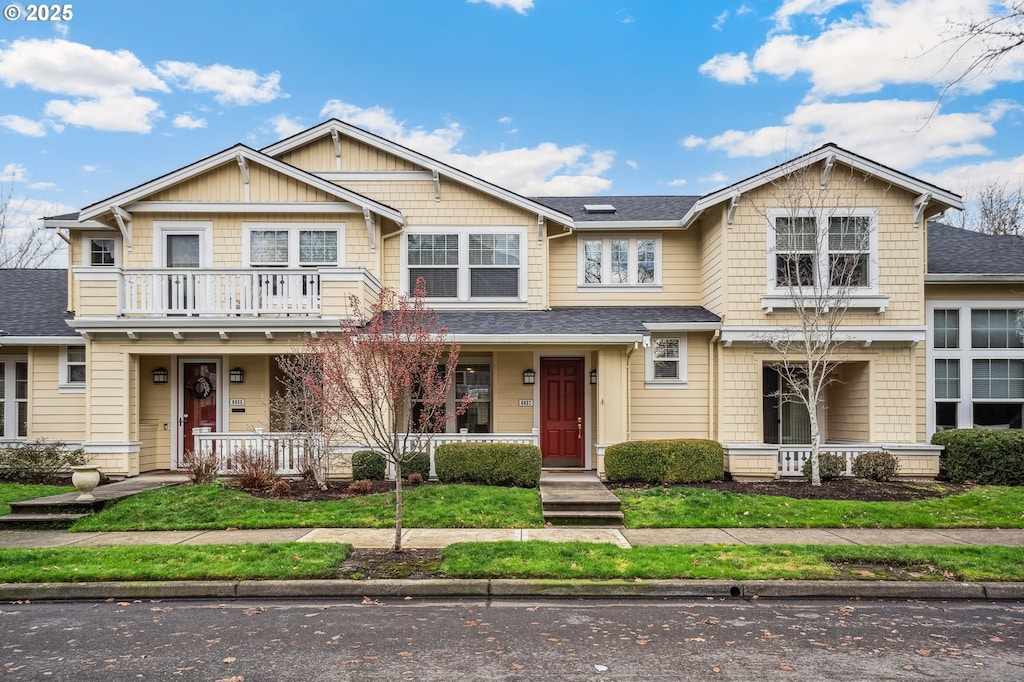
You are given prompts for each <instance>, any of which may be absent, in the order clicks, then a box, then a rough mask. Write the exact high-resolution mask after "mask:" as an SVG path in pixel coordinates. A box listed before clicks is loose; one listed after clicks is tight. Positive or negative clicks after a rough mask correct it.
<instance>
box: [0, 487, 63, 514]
mask: <svg viewBox="0 0 1024 682" xmlns="http://www.w3.org/2000/svg"><path fill="white" fill-rule="evenodd" d="M73 491H74V487H72V486H59V485H27V484H24V483H0V516H6V515H7V514H10V513H11V502H21V501H22V500H33V499H35V498H37V497H49V496H50V495H59V494H61V493H70V492H73Z"/></svg>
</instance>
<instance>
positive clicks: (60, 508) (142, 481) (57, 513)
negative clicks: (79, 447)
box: [0, 472, 187, 530]
mask: <svg viewBox="0 0 1024 682" xmlns="http://www.w3.org/2000/svg"><path fill="white" fill-rule="evenodd" d="M185 480H187V479H186V477H185V476H184V475H182V474H178V473H171V472H161V473H155V474H143V475H141V476H136V477H134V478H126V479H124V480H123V481H116V482H114V483H108V484H106V485H101V486H98V487H97V488H96V489H95V490H93V491H92V494H93V497H94V498H95V499H93V500H79V499H78V492H77V491H76V492H70V493H62V494H60V495H49V496H47V497H38V498H36V499H34V500H22V501H20V502H11V503H10V507H11V513H10V514H8V515H6V516H0V530H23V529H26V528H67V527H69V526H71V525H72V524H73V523H74V522H75V521H77V520H78V519H80V518H82V517H83V516H89V515H90V514H95V513H96V512H98V511H99V510H101V509H103V507H104V505H106V504H107V503H108V502H111V501H113V500H119V499H121V498H123V497H128V496H130V495H135V494H136V493H141V492H142V491H144V490H152V489H153V488H162V487H164V486H168V485H178V484H180V483H184V482H185Z"/></svg>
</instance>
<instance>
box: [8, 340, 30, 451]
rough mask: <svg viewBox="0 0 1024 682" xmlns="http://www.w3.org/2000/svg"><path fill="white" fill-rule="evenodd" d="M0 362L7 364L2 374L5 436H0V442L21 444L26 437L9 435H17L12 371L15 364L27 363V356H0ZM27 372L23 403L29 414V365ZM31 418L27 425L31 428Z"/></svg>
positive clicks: (13, 374) (13, 371) (14, 388)
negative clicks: (26, 396)
mask: <svg viewBox="0 0 1024 682" xmlns="http://www.w3.org/2000/svg"><path fill="white" fill-rule="evenodd" d="M0 362H5V363H7V368H6V370H5V373H4V380H5V382H6V386H5V387H4V388H5V390H4V395H5V396H6V397H5V398H4V399H3V400H4V402H5V403H6V408H5V409H4V417H5V420H6V423H5V424H4V430H3V432H4V433H5V434H7V435H5V436H0V441H4V442H23V441H25V440H26V439H27V438H28V436H18V435H11V434H17V432H18V410H17V404H18V399H17V398H15V395H16V383H15V369H14V366H15V364H16V363H19V362H24V363H28V356H27V355H0ZM28 370H29V374H28V399H27V400H26V401H25V402H26V403H27V404H28V406H29V410H30V412H31V404H32V367H31V365H30V366H29V368H28ZM31 418H32V415H31V414H29V425H30V426H31Z"/></svg>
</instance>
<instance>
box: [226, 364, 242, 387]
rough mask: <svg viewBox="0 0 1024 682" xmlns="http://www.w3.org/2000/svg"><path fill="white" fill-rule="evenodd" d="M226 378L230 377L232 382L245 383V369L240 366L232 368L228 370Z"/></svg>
mask: <svg viewBox="0 0 1024 682" xmlns="http://www.w3.org/2000/svg"><path fill="white" fill-rule="evenodd" d="M228 379H230V380H231V383H233V384H243V383H245V370H244V369H242V368H241V367H235V368H234V369H233V370H231V371H230V372H228Z"/></svg>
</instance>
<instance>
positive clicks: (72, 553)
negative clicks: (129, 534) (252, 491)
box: [0, 542, 352, 583]
mask: <svg viewBox="0 0 1024 682" xmlns="http://www.w3.org/2000/svg"><path fill="white" fill-rule="evenodd" d="M351 551H352V546H351V545H346V544H338V543H313V542H302V543H297V542H296V543H282V544H269V543H259V544H242V545H147V546H128V547H121V546H117V547H48V548H33V549H2V548H0V582H4V583H42V582H47V583H62V582H97V581H119V580H124V581H132V580H309V579H314V578H333V577H336V576H337V573H338V566H339V565H340V564H341V562H343V561H344V560H345V559H347V558H348V556H349V554H350V553H351Z"/></svg>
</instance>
